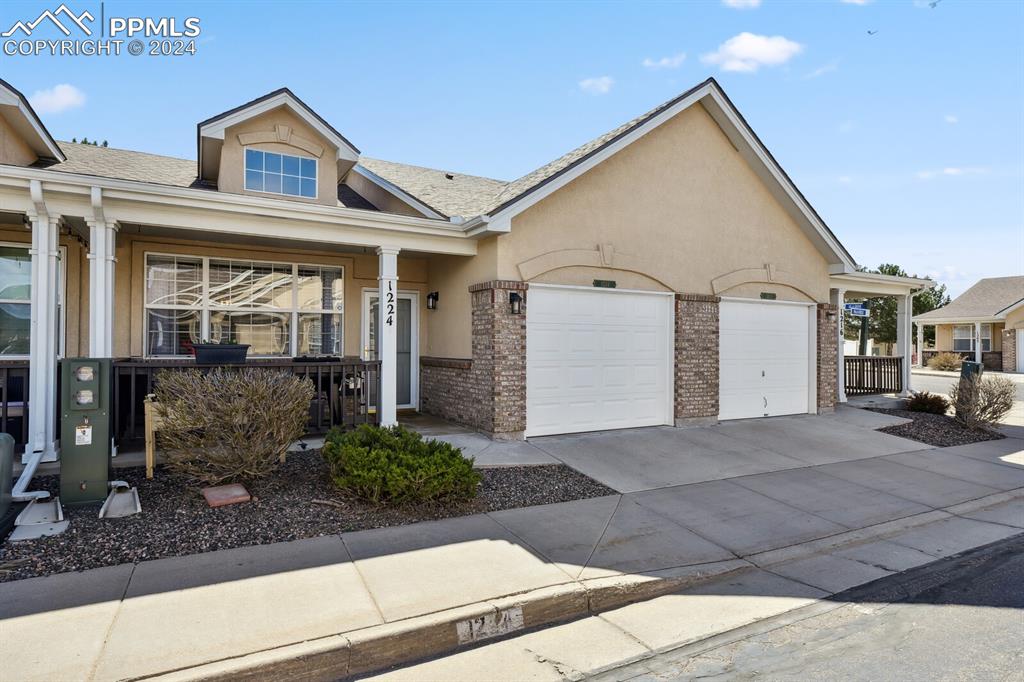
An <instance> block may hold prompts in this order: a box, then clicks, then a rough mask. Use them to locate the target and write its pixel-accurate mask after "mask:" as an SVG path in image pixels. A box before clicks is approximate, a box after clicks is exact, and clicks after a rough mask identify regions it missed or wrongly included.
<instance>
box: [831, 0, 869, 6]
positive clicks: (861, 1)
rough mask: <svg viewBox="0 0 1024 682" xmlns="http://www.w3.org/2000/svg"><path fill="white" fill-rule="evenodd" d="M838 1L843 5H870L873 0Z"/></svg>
mask: <svg viewBox="0 0 1024 682" xmlns="http://www.w3.org/2000/svg"><path fill="white" fill-rule="evenodd" d="M839 2H841V3H843V4H844V5H860V6H861V7H863V6H864V5H870V4H871V3H872V2H874V0H839Z"/></svg>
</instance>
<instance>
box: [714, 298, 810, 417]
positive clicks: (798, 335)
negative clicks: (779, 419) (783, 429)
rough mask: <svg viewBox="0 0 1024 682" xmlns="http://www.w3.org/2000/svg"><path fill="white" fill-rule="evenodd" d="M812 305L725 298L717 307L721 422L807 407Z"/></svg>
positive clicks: (795, 412)
mask: <svg viewBox="0 0 1024 682" xmlns="http://www.w3.org/2000/svg"><path fill="white" fill-rule="evenodd" d="M814 312H815V309H814V307H813V306H811V305H805V304H799V303H787V302H780V301H771V302H768V301H756V300H755V301H746V300H744V301H740V300H736V299H731V300H730V299H726V300H723V301H722V302H721V305H720V308H719V335H720V336H719V411H718V418H719V419H723V420H724V419H746V418H749V417H771V416H776V415H781V414H800V413H805V412H809V411H810V409H811V405H812V402H811V391H812V387H813V384H812V382H813V377H812V374H811V369H810V367H811V362H810V361H811V358H812V357H813V355H812V354H813V352H814V351H813V348H814V342H815V339H814V337H813V336H812V335H811V330H812V328H813V327H812V326H811V314H812V313H814Z"/></svg>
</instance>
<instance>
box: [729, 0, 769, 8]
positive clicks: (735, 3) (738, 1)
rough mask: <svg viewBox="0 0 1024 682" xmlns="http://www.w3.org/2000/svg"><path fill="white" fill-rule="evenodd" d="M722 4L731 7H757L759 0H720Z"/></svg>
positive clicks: (759, 3)
mask: <svg viewBox="0 0 1024 682" xmlns="http://www.w3.org/2000/svg"><path fill="white" fill-rule="evenodd" d="M722 4H723V5H725V6H726V7H729V8H732V9H757V8H758V7H760V6H761V0H722Z"/></svg>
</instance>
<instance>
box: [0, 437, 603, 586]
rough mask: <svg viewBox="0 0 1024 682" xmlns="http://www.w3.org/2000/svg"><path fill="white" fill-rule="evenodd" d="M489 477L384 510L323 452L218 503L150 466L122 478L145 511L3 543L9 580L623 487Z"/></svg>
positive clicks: (82, 516)
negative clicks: (462, 492) (355, 493)
mask: <svg viewBox="0 0 1024 682" xmlns="http://www.w3.org/2000/svg"><path fill="white" fill-rule="evenodd" d="M480 475H481V477H482V479H483V480H482V482H481V484H480V489H479V493H478V495H477V497H476V499H474V500H472V501H469V502H464V503H458V504H450V505H431V506H422V507H414V508H410V507H404V508H388V507H383V508H381V507H374V506H373V505H371V504H368V503H365V502H361V501H359V500H354V499H350V498H347V497H345V496H344V495H343V494H342V493H341V492H340V491H339V490H338V489H337V488H336V487H335V486H334V484H333V482H332V481H331V479H330V477H329V475H328V470H327V466H326V464H325V463H324V461H323V460H322V459H321V458H320V453H319V451H307V452H300V453H292V454H291V455H289V457H288V461H287V462H286V463H285V464H284V465H283V466H282V467H281V468H280V469H278V471H277V472H276V473H275V474H273V475H272V476H270V477H269V478H267V479H265V480H262V481H256V482H253V483H251V484H248V485H247V487H248V489H249V492H250V493H252V495H253V501H252V502H247V503H243V504H237V505H231V506H228V507H220V508H217V509H211V508H210V507H208V506H207V505H206V502H205V501H204V499H203V496H202V494H200V492H199V486H198V485H196V484H195V483H193V482H190V481H188V480H187V479H184V478H182V477H180V476H177V475H175V474H171V473H169V472H168V471H166V470H162V469H157V472H156V476H155V477H154V478H153V479H152V480H146V478H145V470H144V469H142V468H138V469H119V470H117V477H118V478H119V479H122V480H124V481H127V482H128V483H129V484H130V485H133V486H138V489H139V498H140V499H141V500H142V513H141V514H137V515H135V516H130V517H127V518H123V519H99V518H97V514H98V512H99V505H98V504H95V505H88V506H83V507H65V516H66V518H68V519H70V520H71V525H70V527H69V528H68V529H67V530H66V531H65V532H64V533H62V534H61V535H57V536H54V537H50V538H42V539H40V540H32V541H26V542H19V543H14V544H11V543H5V544H3V545H0V582H3V581H9V580H20V579H23V578H32V577H36V576H42V575H49V574H52V573H64V572H68V571H83V570H86V569H90V568H98V567H101V566H114V565H117V564H124V563H134V562H139V561H148V560H151V559H160V558H164V557H172V556H182V555H186V554H198V553H201V552H212V551H214V550H219V549H231V548H233V547H243V546H246V545H265V544H270V543H274V542H285V541H288V540H298V539H301V538H309V537H316V536H320V535H332V534H336V533H342V532H346V531H356V530H366V529H370V528H382V527H385V526H400V525H405V524H409V523H416V522H417V521H427V520H431V519H441V518H447V517H453V516H465V515H468V514H476V513H480V512H486V511H496V510H499V509H510V508H514V507H527V506H531V505H538V504H550V503H553V502H567V501H570V500H579V499H584V498H588V497H598V496H601V495H611V494H614V493H615V491H614V490H611V489H610V488H607V487H605V486H603V485H601V484H600V483H598V482H596V481H594V480H592V479H590V478H588V477H586V476H584V475H583V474H581V473H579V472H577V471H575V470H574V469H571V468H569V467H567V466H565V465H563V464H557V465H550V466H532V467H502V468H495V469H482V470H480ZM59 486H60V483H59V479H58V477H56V476H40V477H37V478H36V479H35V483H34V485H33V488H34V489H37V490H39V489H45V490H49V491H50V493H51V494H55V493H57V492H58V491H59ZM314 500H320V501H328V502H329V503H330V504H318V503H316V502H314Z"/></svg>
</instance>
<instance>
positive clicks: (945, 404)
mask: <svg viewBox="0 0 1024 682" xmlns="http://www.w3.org/2000/svg"><path fill="white" fill-rule="evenodd" d="M907 409H908V410H910V411H912V412H930V413H931V414H946V410H948V409H949V401H948V400H946V399H945V398H944V397H943V396H941V395H939V394H937V393H929V392H928V391H914V392H913V393H911V394H910V397H909V398H907Z"/></svg>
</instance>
